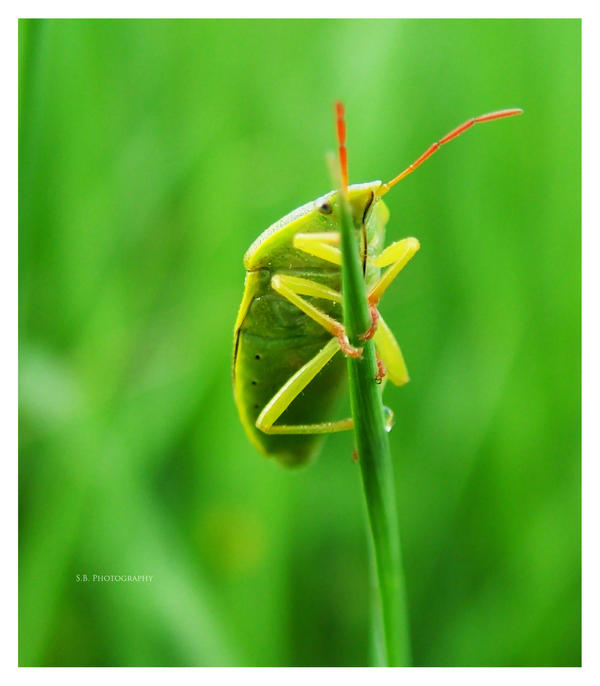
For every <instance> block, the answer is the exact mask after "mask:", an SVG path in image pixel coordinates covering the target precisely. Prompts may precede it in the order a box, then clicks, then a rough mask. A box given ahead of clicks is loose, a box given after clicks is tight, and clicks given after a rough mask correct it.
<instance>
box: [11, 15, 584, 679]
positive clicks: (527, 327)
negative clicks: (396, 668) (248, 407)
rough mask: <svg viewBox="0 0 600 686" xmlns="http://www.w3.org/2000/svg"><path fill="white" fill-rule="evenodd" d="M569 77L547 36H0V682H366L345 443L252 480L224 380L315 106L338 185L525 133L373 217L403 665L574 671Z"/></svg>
mask: <svg viewBox="0 0 600 686" xmlns="http://www.w3.org/2000/svg"><path fill="white" fill-rule="evenodd" d="M580 77H581V63H580V22H579V21H576V20H547V21H546V20H544V21H542V20H515V21H513V20H484V21H473V20H457V21H448V20H440V21H437V20H436V21H429V20H427V21H400V20H398V21H396V20H383V21H376V20H373V21H371V20H358V21H338V20H331V21H329V20H328V21H312V20H311V21H308V20H307V21H21V22H20V24H19V82H20V88H19V122H20V126H19V312H20V320H19V368H20V369H19V371H20V374H19V378H20V397H19V400H20V426H19V437H20V492H19V504H20V587H19V592H20V627H19V628H20V663H21V664H22V665H364V664H367V661H368V649H367V646H368V606H367V603H368V597H367V596H368V589H367V585H368V582H367V561H366V558H367V554H366V553H367V548H366V540H365V527H364V522H363V516H364V515H363V502H362V495H361V491H360V486H359V472H358V469H357V467H356V465H354V464H353V463H352V460H351V454H352V439H351V437H350V435H348V434H342V435H337V436H333V437H331V438H328V439H327V441H326V444H325V449H324V451H323V453H322V454H321V455H320V457H319V458H318V460H317V461H316V462H315V463H313V464H312V465H310V466H309V467H308V468H306V469H304V470H301V471H296V472H288V471H284V470H283V469H281V468H279V467H278V466H277V465H276V464H275V463H271V462H269V461H267V460H265V459H264V458H262V457H261V456H260V455H258V454H257V453H256V452H255V450H254V449H253V448H252V447H251V445H250V444H249V443H248V441H247V440H246V437H245V435H244V433H243V430H242V428H241V426H240V424H239V422H238V418H237V413H236V410H235V407H234V404H233V399H232V391H231V380H230V363H231V344H232V326H233V322H234V319H235V315H236V311H237V306H238V304H239V301H240V299H241V295H242V287H243V276H244V274H243V268H242V256H243V253H244V251H245V250H246V248H247V247H248V245H249V244H250V242H251V241H252V240H253V239H254V238H255V237H256V236H257V235H258V233H260V232H261V231H262V230H263V229H264V228H265V227H267V226H268V225H269V224H270V223H272V222H273V221H275V220H276V219H278V218H279V217H280V216H282V215H283V214H285V213H286V212H288V211H290V210H292V209H293V208H294V207H296V206H298V205H300V204H302V203H304V202H306V201H308V200H310V199H312V198H316V197H317V196H319V195H321V194H322V193H324V192H326V191H327V190H329V180H328V173H327V168H326V165H325V162H324V154H325V152H326V150H328V149H332V148H333V147H334V127H333V114H332V102H333V100H334V99H335V98H341V99H342V100H344V101H345V103H346V107H347V119H348V131H349V156H350V177H351V181H353V182H362V181H368V180H371V179H374V178H382V179H384V180H387V179H389V178H391V177H392V176H393V175H395V174H396V173H397V172H398V171H400V169H402V168H403V167H404V166H406V164H408V163H409V162H411V161H412V160H413V159H414V158H415V157H416V156H417V155H419V154H420V153H421V152H422V151H423V150H424V149H425V148H426V147H427V146H428V145H429V144H430V143H431V142H433V141H434V140H436V138H439V137H440V136H441V135H442V134H444V133H445V132H446V131H448V130H450V129H451V128H452V127H454V126H456V125H457V124H459V123H460V122H462V121H463V120H465V119H466V118H468V117H470V116H472V115H476V114H481V113H483V112H486V111H489V110H493V109H499V108H503V107H511V106H521V107H523V108H524V110H525V115H524V116H523V117H520V118H518V119H515V120H506V121H501V122H496V123H493V124H487V125H485V126H479V127H476V128H475V129H474V130H472V131H470V132H469V133H468V134H466V135H465V136H464V137H463V138H461V139H460V140H458V141H456V142H455V143H453V144H452V145H451V146H448V147H446V148H444V149H443V151H441V152H440V153H439V154H438V155H436V156H435V157H434V158H433V159H432V160H431V161H430V162H428V163H427V165H426V166H425V167H423V168H422V169H420V170H419V171H418V172H417V173H415V174H414V175H413V176H411V177H409V178H408V179H406V180H405V181H404V182H403V183H402V184H400V185H399V186H398V187H396V188H395V189H394V191H393V193H390V196H389V198H388V199H387V200H388V202H389V205H390V209H391V212H392V218H391V222H390V226H389V233H388V238H389V240H397V239H399V238H401V237H404V236H407V235H415V236H417V237H418V238H419V239H420V241H421V244H422V250H421V252H420V253H419V254H418V256H417V257H416V259H415V260H414V262H413V263H411V264H410V266H409V267H408V268H407V270H406V272H405V273H404V274H403V275H402V278H400V279H398V282H397V284H395V285H394V288H393V289H391V291H390V293H389V294H388V295H386V298H385V300H384V302H383V306H382V311H383V313H384V315H385V316H386V319H387V320H388V322H389V323H390V325H391V326H392V328H393V329H394V330H395V331H396V332H397V337H398V339H399V341H400V343H401V345H402V347H403V349H404V352H405V356H406V359H407V362H408V365H409V370H410V372H411V377H412V381H411V383H410V384H409V385H408V386H407V387H406V388H402V389H394V388H389V389H388V391H387V393H386V403H387V404H389V405H390V406H391V407H393V408H394V410H395V412H396V418H397V423H396V427H395V429H394V431H393V432H392V434H391V446H392V453H393V457H394V463H395V469H396V480H397V492H398V501H399V506H400V524H401V529H402V531H403V536H404V540H403V543H404V557H405V566H406V573H407V583H408V593H409V602H410V613H411V623H412V632H413V651H414V659H415V664H417V665H578V664H580V638H581V636H580V620H581V606H580V371H581V370H580V364H581V357H580V323H581V322H580V246H581V244H580V219H581V216H580V116H581V111H580V100H581V91H580V89H581V78H580ZM94 573H97V574H149V575H153V577H154V578H153V581H152V582H151V583H149V584H137V585H135V584H120V583H105V584H99V583H91V582H89V583H87V584H84V583H82V582H77V580H76V578H77V576H76V575H78V574H79V575H82V574H88V575H91V574H94Z"/></svg>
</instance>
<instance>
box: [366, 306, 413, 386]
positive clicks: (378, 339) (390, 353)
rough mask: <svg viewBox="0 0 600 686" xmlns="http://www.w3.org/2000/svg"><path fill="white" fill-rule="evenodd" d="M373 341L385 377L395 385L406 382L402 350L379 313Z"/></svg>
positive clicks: (406, 374)
mask: <svg viewBox="0 0 600 686" xmlns="http://www.w3.org/2000/svg"><path fill="white" fill-rule="evenodd" d="M374 341H375V347H376V348H377V354H378V355H379V358H380V360H381V361H382V362H383V364H384V366H385V371H386V377H385V378H388V379H389V380H390V381H391V382H392V383H393V384H394V385H395V386H402V385H403V384H405V383H408V381H409V377H408V370H407V369H406V363H405V362H404V357H403V355H402V351H401V350H400V346H399V345H398V342H397V341H396V338H395V337H394V334H393V333H392V331H391V329H390V327H389V326H388V325H387V324H386V323H385V322H384V321H383V318H382V317H381V315H379V322H378V326H377V331H375V336H374ZM384 381H385V379H384Z"/></svg>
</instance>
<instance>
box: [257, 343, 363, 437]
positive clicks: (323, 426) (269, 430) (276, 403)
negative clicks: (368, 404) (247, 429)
mask: <svg viewBox="0 0 600 686" xmlns="http://www.w3.org/2000/svg"><path fill="white" fill-rule="evenodd" d="M339 349H340V345H339V343H338V340H337V338H332V339H331V340H330V341H329V343H327V344H326V345H325V346H324V347H323V348H321V350H319V352H318V353H317V354H316V355H315V356H314V357H313V358H312V359H311V360H309V361H308V362H307V363H306V364H305V365H304V366H303V367H301V368H300V369H299V370H298V371H297V372H296V373H295V374H294V375H293V376H291V377H290V378H289V379H288V380H287V381H286V382H285V383H284V384H283V386H282V387H281V388H280V389H279V390H278V391H277V393H275V395H274V396H273V397H272V398H271V400H269V402H268V403H267V404H266V405H265V407H264V409H263V411H262V412H261V413H260V414H259V416H258V419H257V420H256V427H257V428H258V429H260V430H261V431H263V432H264V433H266V434H325V433H333V432H335V431H348V430H349V429H352V427H353V426H354V424H353V422H352V419H351V418H349V419H340V420H338V421H336V422H322V423H320V424H296V425H289V424H280V425H278V426H274V424H275V422H276V421H277V420H278V419H279V417H281V415H282V414H283V413H284V412H285V411H286V410H287V408H288V407H289V406H290V405H291V403H292V402H293V401H294V399H295V398H297V397H298V395H299V394H300V393H301V392H302V391H303V390H304V389H305V388H306V386H308V384H309V383H310V382H311V381H312V380H313V379H314V378H315V376H317V374H318V373H319V372H320V371H321V370H322V369H323V367H324V366H325V365H326V364H327V363H328V362H329V360H331V358H332V357H333V356H334V355H335V354H336V353H337V351H338V350H339Z"/></svg>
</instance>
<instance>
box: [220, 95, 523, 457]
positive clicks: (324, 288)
mask: <svg viewBox="0 0 600 686" xmlns="http://www.w3.org/2000/svg"><path fill="white" fill-rule="evenodd" d="M336 108H337V134H338V143H339V157H340V167H341V172H342V181H343V183H344V185H345V186H347V179H348V173H347V162H346V145H345V138H346V131H345V122H344V113H343V106H342V105H341V104H340V103H338V104H337V106H336ZM521 113H522V110H521V109H506V110H500V111H497V112H491V113H489V114H484V115H481V116H479V117H474V118H472V119H469V120H467V121H466V122H464V123H463V124H461V125H460V126H458V127H457V128H455V129H453V130H452V131H450V133H448V134H446V135H445V136H444V137H443V138H441V139H440V140H439V141H437V142H436V143H433V144H432V145H431V146H430V147H429V148H427V150H426V151H425V152H424V153H423V154H422V155H421V156H420V157H418V158H417V159H416V160H415V161H414V162H413V163H412V164H410V165H409V166H408V167H406V169H404V171H402V172H400V174H398V175H397V176H395V177H394V178H393V179H392V180H391V181H388V182H387V183H382V182H381V181H371V182H369V183H363V184H358V185H352V186H348V198H349V202H350V208H351V212H352V217H353V221H354V225H355V227H356V231H357V234H358V237H359V245H360V251H361V261H362V266H363V274H364V279H365V283H366V290H367V294H368V301H369V306H370V309H371V315H372V326H371V328H370V329H369V330H368V331H366V332H365V333H364V334H363V337H362V338H363V339H364V340H366V339H368V338H371V337H373V338H374V343H375V347H376V351H377V357H378V368H379V373H378V379H377V381H381V379H382V378H383V379H384V381H385V380H386V379H389V381H391V382H392V383H393V384H395V385H397V386H400V385H402V384H405V383H407V381H408V380H409V377H408V372H407V369H406V364H405V362H404V358H403V356H402V352H401V350H400V347H399V345H398V343H397V342H396V339H395V337H394V335H393V333H392V332H391V330H390V328H389V327H388V325H387V324H386V323H385V321H384V319H383V318H382V317H381V315H380V314H379V310H378V304H379V301H380V299H381V297H382V295H383V294H384V292H385V291H386V290H387V289H388V287H389V286H390V284H391V283H392V282H393V280H394V279H395V278H396V277H397V276H398V274H399V273H400V272H401V271H402V269H403V268H404V267H405V266H406V264H407V263H408V262H409V260H410V259H411V258H412V257H413V256H414V255H415V253H416V252H417V251H418V250H419V247H420V246H419V241H418V240H417V239H416V238H412V237H411V238H404V239H402V240H400V241H397V242H395V243H392V244H391V245H389V246H387V247H384V241H385V228H386V224H387V221H388V218H389V211H388V208H387V206H386V205H385V203H384V202H383V200H382V197H383V196H384V195H385V194H386V193H387V192H388V191H389V190H390V189H391V188H392V187H393V186H394V185H396V184H397V183H398V182H399V181H401V180H402V179H404V178H405V177H406V176H408V175H409V174H411V173H412V172H413V171H414V170H415V169H416V168H417V167H419V166H420V165H421V164H422V163H423V162H425V160H427V159H428V158H429V157H431V155H433V154H434V153H435V152H436V151H437V150H438V148H439V147H440V146H442V145H444V144H445V143H448V142H449V141H451V140H452V139H454V138H456V137H457V136H459V135H460V134H461V133H463V132H464V131H466V130H467V129H469V128H471V127H472V126H473V125H474V124H478V123H482V122H487V121H492V120H495V119H501V118H503V117H511V116H513V115H517V114H521ZM339 216H340V215H339V204H338V192H337V191H331V192H329V193H327V194H326V195H324V196H322V197H320V198H318V199H317V200H315V201H312V202H309V203H307V204H306V205H302V206H301V207H298V208H297V209H296V210H294V211H293V212H290V213H289V214H287V215H285V216H284V217H283V218H281V219H280V220H279V221H278V222H275V224H273V225H272V226H270V227H269V228H268V229H266V231H264V232H263V233H262V234H260V236H259V237H258V238H257V239H256V240H255V241H254V242H253V243H252V245H251V246H250V247H249V248H248V250H247V252H246V254H245V256H244V267H245V268H246V280H245V289H244V296H243V298H242V302H241V305H240V308H239V312H238V315H237V319H236V322H235V327H234V350H233V386H234V396H235V401H236V404H237V407H238V411H239V415H240V419H241V421H242V424H243V426H244V429H245V430H246V433H247V435H248V438H249V439H250V441H251V442H252V443H253V444H254V445H255V446H256V447H257V448H258V449H259V450H260V451H261V452H262V453H263V454H265V455H267V456H272V457H275V458H276V459H277V460H278V461H280V462H281V463H282V464H284V465H288V466H294V465H299V464H303V463H305V462H307V461H308V460H310V458H311V457H312V456H313V455H314V454H315V452H316V451H317V449H318V447H319V441H320V440H321V439H322V438H323V435H324V434H327V433H332V432H335V431H345V430H349V429H352V427H353V424H352V419H351V418H347V419H338V420H327V419H324V417H327V413H328V411H331V408H332V407H333V406H334V405H335V399H336V396H337V395H338V392H339V388H340V386H341V384H342V382H343V380H344V378H345V371H346V366H345V360H344V355H350V356H355V357H358V356H360V354H361V349H360V348H355V347H353V346H351V345H350V343H349V342H348V338H347V337H346V334H345V331H344V326H343V324H342V307H341V303H342V298H341V293H340V287H341V252H340V249H339V247H338V245H339V242H340V231H339ZM338 352H341V353H342V354H341V355H338V354H337V353H338Z"/></svg>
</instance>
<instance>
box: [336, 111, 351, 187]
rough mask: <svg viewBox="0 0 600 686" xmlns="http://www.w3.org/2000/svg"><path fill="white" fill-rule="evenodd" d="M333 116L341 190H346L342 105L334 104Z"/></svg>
mask: <svg viewBox="0 0 600 686" xmlns="http://www.w3.org/2000/svg"><path fill="white" fill-rule="evenodd" d="M335 116H336V122H337V137H338V144H339V148H338V149H339V151H340V169H341V172H342V188H344V190H346V189H347V188H348V151H347V150H346V122H345V121H344V105H343V103H341V102H336V103H335Z"/></svg>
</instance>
